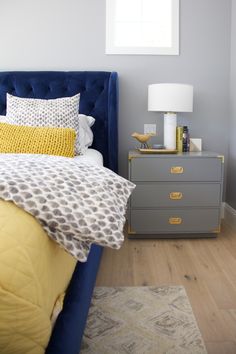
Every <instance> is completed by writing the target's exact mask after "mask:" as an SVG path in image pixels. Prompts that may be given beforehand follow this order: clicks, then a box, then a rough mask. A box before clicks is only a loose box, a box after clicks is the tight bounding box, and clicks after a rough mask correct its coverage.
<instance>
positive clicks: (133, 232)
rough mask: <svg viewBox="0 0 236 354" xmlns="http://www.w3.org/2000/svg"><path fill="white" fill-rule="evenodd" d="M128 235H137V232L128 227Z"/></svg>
mask: <svg viewBox="0 0 236 354" xmlns="http://www.w3.org/2000/svg"><path fill="white" fill-rule="evenodd" d="M128 234H129V235H135V234H136V232H135V231H133V230H132V229H131V227H130V225H128Z"/></svg>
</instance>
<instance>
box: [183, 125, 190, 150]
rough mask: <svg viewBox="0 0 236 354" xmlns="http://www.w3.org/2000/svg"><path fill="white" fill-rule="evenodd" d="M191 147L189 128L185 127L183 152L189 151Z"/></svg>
mask: <svg viewBox="0 0 236 354" xmlns="http://www.w3.org/2000/svg"><path fill="white" fill-rule="evenodd" d="M189 145H190V138H189V131H188V127H187V126H186V125H185V126H184V127H183V152H188V151H189Z"/></svg>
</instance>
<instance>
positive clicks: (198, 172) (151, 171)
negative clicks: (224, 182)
mask: <svg viewBox="0 0 236 354" xmlns="http://www.w3.org/2000/svg"><path fill="white" fill-rule="evenodd" d="M130 165H131V166H130V177H131V180H132V181H134V182H135V181H167V182H173V181H176V182H178V181H179V182H180V181H196V182H201V181H203V182H208V181H211V182H214V181H221V179H222V161H221V159H219V158H211V157H210V158H198V157H195V158H184V157H182V158H181V157H178V158H173V157H165V158H153V157H145V158H143V157H138V158H133V159H131V163H130Z"/></svg>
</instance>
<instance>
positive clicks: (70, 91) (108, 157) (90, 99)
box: [0, 71, 118, 172]
mask: <svg viewBox="0 0 236 354" xmlns="http://www.w3.org/2000/svg"><path fill="white" fill-rule="evenodd" d="M7 92H8V93H11V94H13V95H15V96H19V97H31V98H43V99H49V98H58V97H66V96H73V95H75V94H76V93H78V92H80V93H81V98H80V108H79V110H80V113H83V114H86V115H91V116H93V117H94V118H95V119H96V122H95V124H94V126H93V132H94V143H93V146H92V147H93V148H94V149H97V150H98V151H100V152H101V153H102V154H103V157H104V165H105V166H106V167H109V168H110V169H112V170H113V171H116V172H117V150H118V141H117V118H118V76H117V73H115V72H100V71H97V72H96V71H74V72H73V71H72V72H60V71H59V72H57V71H33V72H30V71H22V72H21V71H17V72H0V115H5V114H6V93H7Z"/></svg>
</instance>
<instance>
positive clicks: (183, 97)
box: [148, 84, 193, 150]
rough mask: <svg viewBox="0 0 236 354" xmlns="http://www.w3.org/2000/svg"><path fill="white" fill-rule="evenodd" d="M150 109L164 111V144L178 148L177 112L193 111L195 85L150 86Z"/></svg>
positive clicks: (166, 147) (167, 146)
mask: <svg viewBox="0 0 236 354" xmlns="http://www.w3.org/2000/svg"><path fill="white" fill-rule="evenodd" d="M148 111H156V112H164V146H165V149H168V150H175V149H176V125H177V115H176V113H177V112H192V111H193V86H191V85H185V84H153V85H149V86H148Z"/></svg>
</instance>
